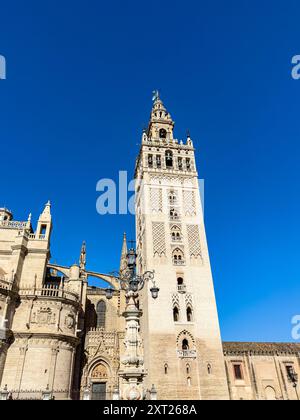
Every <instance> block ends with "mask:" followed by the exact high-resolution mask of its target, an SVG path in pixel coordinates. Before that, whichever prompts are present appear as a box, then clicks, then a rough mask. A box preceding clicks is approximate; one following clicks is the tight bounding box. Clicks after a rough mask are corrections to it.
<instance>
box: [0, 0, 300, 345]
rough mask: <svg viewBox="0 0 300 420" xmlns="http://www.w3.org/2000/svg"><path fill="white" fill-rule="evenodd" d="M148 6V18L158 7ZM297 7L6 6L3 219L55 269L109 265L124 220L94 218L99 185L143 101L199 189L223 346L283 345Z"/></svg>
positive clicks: (294, 204) (293, 231)
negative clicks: (193, 170) (43, 223)
mask: <svg viewBox="0 0 300 420" xmlns="http://www.w3.org/2000/svg"><path fill="white" fill-rule="evenodd" d="M155 5H156V6H155ZM299 19H300V3H299V1H298V0H294V1H290V0H286V1H274V0H273V1H258V0H252V1H243V0H235V1H233V0H232V1H230V0H227V1H221V0H216V1H214V2H212V1H208V0H207V1H185V2H182V1H175V0H172V1H169V0H165V1H164V2H159V3H157V2H156V3H155V2H154V3H153V2H150V1H130V2H125V1H113V0H112V1H111V2H102V1H101V2H100V1H96V0H89V1H88V2H87V1H85V2H84V1H83V0H81V1H78V0H72V1H53V0H52V1H49V0H44V1H42V2H41V1H30V0H28V1H26V2H24V1H14V2H3V4H2V5H1V15H0V54H2V55H4V56H5V57H6V59H7V80H6V81H2V80H0V130H1V131H0V133H1V134H0V135H1V175H2V176H1V178H2V179H1V183H0V205H6V206H7V207H9V208H11V209H12V210H13V211H14V213H15V218H16V219H24V218H27V216H28V213H29V212H32V213H33V218H34V222H35V221H36V219H37V217H38V215H39V213H40V212H41V210H42V208H43V205H44V204H45V202H46V201H47V200H48V199H51V201H52V203H53V207H52V213H53V219H54V230H53V238H52V257H53V260H55V261H56V262H58V263H61V264H72V263H74V261H76V260H78V255H79V250H80V246H81V242H82V240H83V239H85V240H86V241H87V249H88V266H89V268H90V269H93V270H99V271H103V272H109V271H112V270H113V269H115V268H117V267H118V263H119V253H120V248H121V240H122V233H123V231H124V230H126V231H127V232H128V236H129V237H134V218H133V217H132V216H106V217H103V216H99V215H98V214H97V213H96V211H95V203H96V199H97V196H98V195H97V193H96V188H95V187H96V182H97V181H98V180H99V179H101V178H103V177H108V178H113V179H116V178H117V175H118V171H119V170H128V171H129V172H130V173H132V172H133V168H134V161H135V157H136V155H137V153H138V146H137V143H138V142H139V141H140V136H141V131H142V128H143V127H144V126H145V125H146V124H147V121H148V117H149V112H150V108H151V92H152V90H153V89H155V88H157V89H160V90H161V94H162V97H163V100H164V102H165V104H166V106H167V107H168V109H169V111H170V112H171V114H172V116H173V117H174V119H175V120H176V123H177V125H176V134H177V137H179V138H181V137H184V135H185V132H186V129H187V128H189V129H190V131H191V133H192V137H193V139H194V142H195V145H196V147H197V164H198V169H199V175H200V177H201V178H204V179H205V182H206V194H205V206H206V213H205V216H206V227H207V236H208V242H209V247H210V254H211V261H212V267H213V273H214V280H215V288H216V294H217V301H218V307H219V315H220V323H221V329H222V335H223V339H226V340H266V341H271V340H286V341H288V340H291V333H290V331H291V324H290V319H291V317H292V316H293V315H295V314H299V313H300V268H299V261H300V255H299V254H300V252H299V237H300V228H299V216H300V198H299V182H300V174H299V152H300V145H299V139H300V124H299V105H300V80H299V81H295V80H293V79H292V78H291V58H292V56H294V55H295V54H300V42H299V40H300V25H299Z"/></svg>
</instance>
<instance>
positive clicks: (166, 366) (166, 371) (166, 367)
mask: <svg viewBox="0 0 300 420" xmlns="http://www.w3.org/2000/svg"><path fill="white" fill-rule="evenodd" d="M168 369H169V366H168V364H167V363H166V364H165V375H167V374H168Z"/></svg>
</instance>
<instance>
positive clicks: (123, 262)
mask: <svg viewBox="0 0 300 420" xmlns="http://www.w3.org/2000/svg"><path fill="white" fill-rule="evenodd" d="M127 253H128V248H127V237H126V232H124V234H123V244H122V251H121V260H120V273H122V272H124V271H125V270H126V268H127Z"/></svg>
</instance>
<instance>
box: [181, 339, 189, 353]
mask: <svg viewBox="0 0 300 420" xmlns="http://www.w3.org/2000/svg"><path fill="white" fill-rule="evenodd" d="M182 350H189V342H188V340H187V339H186V338H185V339H184V340H182Z"/></svg>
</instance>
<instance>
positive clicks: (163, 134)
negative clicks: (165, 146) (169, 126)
mask: <svg viewBox="0 0 300 420" xmlns="http://www.w3.org/2000/svg"><path fill="white" fill-rule="evenodd" d="M159 137H160V138H161V139H166V138H167V131H166V130H165V129H164V128H161V129H160V130H159Z"/></svg>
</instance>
